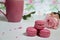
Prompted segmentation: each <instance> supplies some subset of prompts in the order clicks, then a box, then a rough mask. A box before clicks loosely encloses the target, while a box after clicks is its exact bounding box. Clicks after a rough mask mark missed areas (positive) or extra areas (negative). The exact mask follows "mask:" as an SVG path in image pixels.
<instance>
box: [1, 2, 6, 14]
mask: <svg viewBox="0 0 60 40" xmlns="http://www.w3.org/2000/svg"><path fill="white" fill-rule="evenodd" d="M0 4H4V5H5V2H0ZM0 12H1V13H2V14H4V15H5V13H4V12H3V11H2V10H0Z"/></svg>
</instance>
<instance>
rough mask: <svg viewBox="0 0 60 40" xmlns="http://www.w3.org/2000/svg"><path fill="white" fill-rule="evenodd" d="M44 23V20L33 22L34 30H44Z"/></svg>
mask: <svg viewBox="0 0 60 40" xmlns="http://www.w3.org/2000/svg"><path fill="white" fill-rule="evenodd" d="M45 24H46V22H45V21H44V20H37V21H35V25H34V27H35V28H36V29H44V27H45Z"/></svg>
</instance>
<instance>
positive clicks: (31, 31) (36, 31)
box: [26, 20, 50, 38]
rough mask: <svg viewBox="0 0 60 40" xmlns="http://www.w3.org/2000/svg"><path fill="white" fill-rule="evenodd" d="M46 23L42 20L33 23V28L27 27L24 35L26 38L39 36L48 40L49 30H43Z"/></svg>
mask: <svg viewBox="0 0 60 40" xmlns="http://www.w3.org/2000/svg"><path fill="white" fill-rule="evenodd" d="M45 27H46V22H45V21H43V20H37V21H35V25H34V27H28V28H27V30H26V34H27V35H28V36H36V35H38V36H40V37H43V38H48V37H49V36H50V30H48V29H45Z"/></svg>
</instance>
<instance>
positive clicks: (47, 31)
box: [39, 29, 50, 38]
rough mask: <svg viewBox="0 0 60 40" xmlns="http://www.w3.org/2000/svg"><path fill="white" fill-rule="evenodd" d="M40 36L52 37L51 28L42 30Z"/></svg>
mask: <svg viewBox="0 0 60 40" xmlns="http://www.w3.org/2000/svg"><path fill="white" fill-rule="evenodd" d="M39 36H40V37H43V38H48V37H50V30H48V29H43V30H40V33H39Z"/></svg>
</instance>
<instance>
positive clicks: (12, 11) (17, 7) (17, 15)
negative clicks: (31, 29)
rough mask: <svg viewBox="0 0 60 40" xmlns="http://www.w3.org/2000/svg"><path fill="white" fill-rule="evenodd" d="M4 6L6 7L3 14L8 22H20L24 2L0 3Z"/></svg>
mask: <svg viewBox="0 0 60 40" xmlns="http://www.w3.org/2000/svg"><path fill="white" fill-rule="evenodd" d="M0 3H2V4H4V5H5V7H6V14H5V13H4V12H2V11H1V10H0V12H1V13H3V14H4V15H5V16H6V18H7V19H8V21H9V22H19V21H21V18H22V15H23V7H24V0H6V1H5V3H4V2H0Z"/></svg>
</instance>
